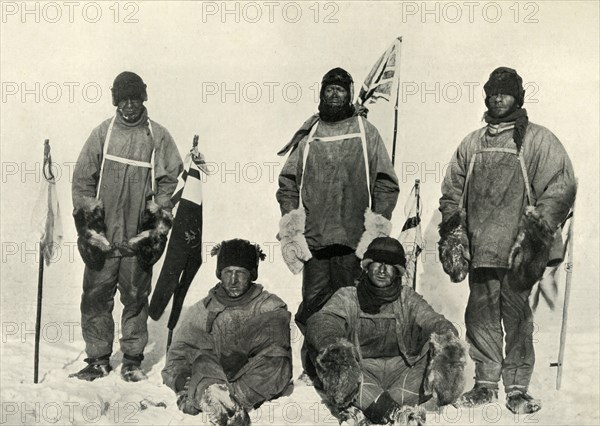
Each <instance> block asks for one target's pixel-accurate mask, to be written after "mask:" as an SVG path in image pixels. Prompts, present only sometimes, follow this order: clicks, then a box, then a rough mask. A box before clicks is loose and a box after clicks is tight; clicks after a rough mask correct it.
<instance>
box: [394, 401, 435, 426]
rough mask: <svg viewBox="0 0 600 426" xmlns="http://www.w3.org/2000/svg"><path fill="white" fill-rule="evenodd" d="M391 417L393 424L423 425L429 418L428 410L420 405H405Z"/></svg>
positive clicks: (406, 425) (404, 425)
mask: <svg viewBox="0 0 600 426" xmlns="http://www.w3.org/2000/svg"><path fill="white" fill-rule="evenodd" d="M390 417H391V418H390V420H391V422H392V425H393V426H423V425H424V424H425V420H426V418H427V412H426V411H425V409H424V408H423V407H420V406H418V405H415V406H414V407H411V406H410V405H405V406H403V407H402V408H400V409H399V410H397V411H395V412H394V413H393V414H392V415H391V416H390Z"/></svg>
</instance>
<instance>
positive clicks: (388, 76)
mask: <svg viewBox="0 0 600 426" xmlns="http://www.w3.org/2000/svg"><path fill="white" fill-rule="evenodd" d="M401 44H402V37H396V38H395V39H394V42H393V43H392V44H391V46H390V47H389V48H388V49H387V50H386V51H385V52H384V53H383V54H382V55H381V56H380V57H379V59H378V60H377V62H375V65H373V68H371V71H370V72H369V74H368V75H367V78H365V81H364V83H363V85H362V87H361V89H360V92H359V94H358V98H357V100H356V108H357V109H358V111H359V113H360V114H361V115H364V116H365V117H366V116H367V113H369V110H368V109H367V105H373V104H375V103H376V102H377V101H378V100H379V99H383V100H385V101H386V102H390V103H391V102H392V101H393V100H394V99H393V98H394V95H395V97H396V99H395V101H394V104H393V105H394V128H393V131H392V132H393V133H392V138H391V139H392V143H391V144H390V143H389V138H388V137H385V136H384V138H383V139H384V141H385V145H386V148H387V150H388V152H389V153H390V157H391V159H392V164H395V161H396V138H397V133H398V98H399V88H400V48H401ZM373 112H375V120H374V122H373V123H374V124H376V125H377V127H378V128H379V129H380V132H381V131H382V130H383V129H385V130H383V132H382V135H387V134H389V132H390V130H391V129H390V128H389V124H388V122H389V121H388V119H387V117H388V111H387V108H379V111H373ZM381 115H383V117H381ZM377 116H380V118H381V120H380V121H381V122H380V123H379V124H377V121H378V120H377Z"/></svg>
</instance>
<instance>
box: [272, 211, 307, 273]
mask: <svg viewBox="0 0 600 426" xmlns="http://www.w3.org/2000/svg"><path fill="white" fill-rule="evenodd" d="M305 224H306V212H305V211H304V208H302V207H300V208H298V209H294V210H292V211H290V212H289V213H286V214H285V215H283V217H282V218H281V220H280V221H279V234H278V235H279V238H280V242H279V244H280V245H281V254H282V255H283V260H284V261H285V264H286V265H287V266H288V268H290V271H292V273H294V274H299V273H300V272H302V269H303V268H304V262H306V261H307V260H309V259H310V258H311V257H312V254H311V252H310V249H309V248H308V243H307V242H306V238H304V226H305Z"/></svg>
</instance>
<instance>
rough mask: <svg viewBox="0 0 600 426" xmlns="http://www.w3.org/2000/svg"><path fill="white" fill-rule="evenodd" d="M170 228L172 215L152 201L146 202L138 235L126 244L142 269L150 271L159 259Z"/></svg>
mask: <svg viewBox="0 0 600 426" xmlns="http://www.w3.org/2000/svg"><path fill="white" fill-rule="evenodd" d="M172 226H173V215H172V214H171V213H170V212H169V211H167V210H165V209H163V208H161V207H160V206H159V205H158V204H156V203H155V202H154V201H150V202H148V204H147V206H146V209H145V210H144V213H143V214H142V223H141V225H140V228H141V229H140V232H139V234H137V235H136V236H135V237H133V238H131V239H130V240H129V241H128V242H127V244H126V246H127V247H128V248H129V249H130V250H132V251H133V252H134V253H135V254H136V256H137V258H138V261H139V262H140V265H141V266H142V268H144V269H150V268H152V265H154V264H155V263H156V262H157V261H158V259H160V257H161V256H162V254H163V252H164V250H165V247H166V246H167V235H168V234H169V231H170V230H171V227H172Z"/></svg>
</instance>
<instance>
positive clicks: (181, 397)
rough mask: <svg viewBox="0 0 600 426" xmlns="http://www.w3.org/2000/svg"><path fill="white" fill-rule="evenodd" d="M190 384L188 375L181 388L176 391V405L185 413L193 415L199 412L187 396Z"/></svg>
mask: <svg viewBox="0 0 600 426" xmlns="http://www.w3.org/2000/svg"><path fill="white" fill-rule="evenodd" d="M189 386H190V377H189V376H188V377H186V379H185V383H184V385H183V389H181V390H180V391H179V392H177V407H178V408H179V410H181V411H182V412H184V413H185V414H190V415H192V416H195V415H197V414H199V413H200V409H198V408H196V407H195V406H194V404H193V403H192V401H190V399H189V398H188V389H189Z"/></svg>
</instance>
